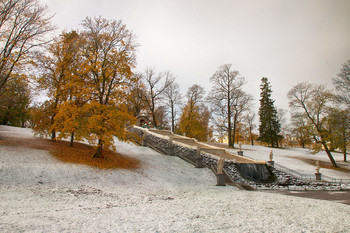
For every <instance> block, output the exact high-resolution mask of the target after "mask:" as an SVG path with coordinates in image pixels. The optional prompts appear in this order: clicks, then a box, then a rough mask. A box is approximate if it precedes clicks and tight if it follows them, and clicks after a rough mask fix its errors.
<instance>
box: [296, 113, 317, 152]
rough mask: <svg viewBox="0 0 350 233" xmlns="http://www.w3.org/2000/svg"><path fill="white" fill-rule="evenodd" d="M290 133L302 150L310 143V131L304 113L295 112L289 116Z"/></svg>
mask: <svg viewBox="0 0 350 233" xmlns="http://www.w3.org/2000/svg"><path fill="white" fill-rule="evenodd" d="M291 133H292V135H293V136H294V137H296V139H297V140H298V142H299V144H300V145H301V146H302V147H303V148H305V145H306V144H309V143H310V142H311V137H312V135H311V133H312V130H311V129H310V125H309V124H308V118H307V116H305V113H300V112H296V113H293V114H292V115H291Z"/></svg>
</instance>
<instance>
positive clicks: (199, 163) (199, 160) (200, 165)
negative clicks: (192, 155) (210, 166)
mask: <svg viewBox="0 0 350 233" xmlns="http://www.w3.org/2000/svg"><path fill="white" fill-rule="evenodd" d="M196 168H203V157H202V155H201V147H200V146H199V145H197V149H196Z"/></svg>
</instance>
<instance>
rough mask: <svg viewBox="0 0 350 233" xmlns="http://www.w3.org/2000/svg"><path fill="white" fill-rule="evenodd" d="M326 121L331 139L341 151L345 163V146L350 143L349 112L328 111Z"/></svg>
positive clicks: (343, 110)
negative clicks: (329, 128) (330, 132)
mask: <svg viewBox="0 0 350 233" xmlns="http://www.w3.org/2000/svg"><path fill="white" fill-rule="evenodd" d="M328 112H329V113H328V121H329V124H330V127H331V128H332V129H333V130H332V137H333V138H334V141H335V144H336V146H337V147H339V148H340V149H341V151H342V152H343V155H344V157H343V158H344V162H346V161H347V158H346V154H347V146H348V145H349V141H350V110H349V109H341V108H329V109H328Z"/></svg>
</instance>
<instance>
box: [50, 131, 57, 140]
mask: <svg viewBox="0 0 350 233" xmlns="http://www.w3.org/2000/svg"><path fill="white" fill-rule="evenodd" d="M55 139H56V131H55V130H52V131H51V141H54V140H55Z"/></svg>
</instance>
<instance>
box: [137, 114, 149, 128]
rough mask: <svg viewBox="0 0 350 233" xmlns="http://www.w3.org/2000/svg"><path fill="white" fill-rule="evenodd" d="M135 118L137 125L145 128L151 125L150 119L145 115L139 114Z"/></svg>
mask: <svg viewBox="0 0 350 233" xmlns="http://www.w3.org/2000/svg"><path fill="white" fill-rule="evenodd" d="M136 119H137V125H138V126H141V127H145V128H150V127H151V121H150V120H149V118H148V117H147V116H146V115H139V116H138V117H136Z"/></svg>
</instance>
